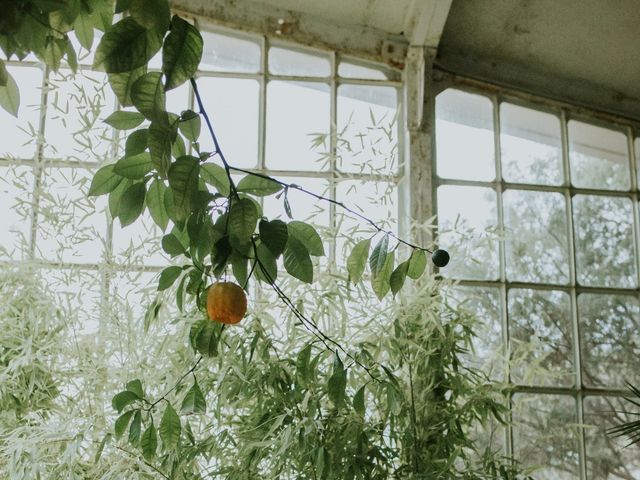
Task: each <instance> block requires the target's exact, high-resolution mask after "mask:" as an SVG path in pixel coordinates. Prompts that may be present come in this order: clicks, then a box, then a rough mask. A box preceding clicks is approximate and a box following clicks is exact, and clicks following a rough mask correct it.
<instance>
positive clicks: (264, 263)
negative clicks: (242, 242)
mask: <svg viewBox="0 0 640 480" xmlns="http://www.w3.org/2000/svg"><path fill="white" fill-rule="evenodd" d="M256 251H257V252H258V258H259V259H260V263H258V265H257V266H256V270H255V274H256V278H257V279H258V280H261V281H263V282H265V283H268V284H271V283H272V282H273V281H275V279H276V278H278V263H277V262H276V257H275V256H274V255H273V253H271V250H269V249H268V248H267V247H266V245H264V244H263V243H259V244H258V246H257V247H256ZM263 269H264V271H263Z"/></svg>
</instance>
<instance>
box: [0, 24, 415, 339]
mask: <svg viewBox="0 0 640 480" xmlns="http://www.w3.org/2000/svg"><path fill="white" fill-rule="evenodd" d="M203 37H204V42H205V48H204V55H203V59H202V63H201V65H200V71H199V73H198V84H199V88H200V91H201V93H202V96H203V100H204V104H205V107H206V108H207V110H208V113H209V114H210V116H211V118H212V121H213V124H214V128H215V129H216V132H217V135H218V138H219V139H220V142H221V146H222V148H223V149H224V151H225V155H226V157H227V158H228V159H229V161H230V162H231V163H232V164H233V165H234V166H237V167H241V168H247V169H253V170H260V171H265V172H267V173H269V174H272V175H274V176H277V177H278V178H280V179H282V180H284V181H287V182H291V183H296V184H300V185H302V186H304V187H305V188H307V189H309V190H312V191H313V192H316V193H319V194H322V195H325V196H327V197H329V198H345V199H347V203H348V204H349V205H350V206H352V207H354V208H355V207H357V208H359V209H361V210H362V211H365V212H367V214H369V213H370V212H369V211H368V210H369V209H370V207H371V206H375V207H376V213H375V214H373V215H372V216H373V217H376V220H379V221H380V222H383V223H387V224H389V225H390V226H391V227H393V226H394V225H395V223H394V222H395V221H396V219H397V201H396V197H397V188H396V187H397V183H398V182H399V180H400V177H401V173H402V170H401V165H400V159H401V158H402V147H401V145H400V144H399V138H401V137H400V135H398V130H399V128H400V127H401V126H402V122H401V121H400V120H399V119H401V109H402V107H401V102H400V99H401V92H402V90H401V87H402V83H401V81H400V75H399V72H397V71H395V70H392V69H389V68H386V67H381V66H378V65H375V64H369V63H367V62H362V61H359V60H356V59H352V58H348V57H344V58H342V57H339V56H338V55H336V54H335V53H333V52H327V51H320V50H314V49H310V48H302V47H299V46H294V45H289V44H285V43H276V42H271V41H269V40H267V39H265V38H263V37H260V36H254V35H249V34H241V33H238V32H232V31H227V30H217V29H211V30H204V31H203ZM79 61H80V64H81V68H80V71H79V72H78V73H77V74H76V75H74V74H73V73H72V72H71V71H70V70H68V69H65V68H62V69H61V70H60V72H58V73H53V72H48V71H44V69H43V67H42V66H41V65H40V64H38V63H37V62H31V63H25V62H21V63H17V62H14V63H12V62H9V69H10V71H11V74H12V75H13V76H14V77H15V78H16V80H17V82H18V83H19V84H20V90H21V94H22V105H21V111H20V119H19V120H20V122H19V124H17V125H16V122H15V119H14V118H13V117H11V116H9V114H7V113H6V112H4V111H0V128H1V129H2V132H3V145H2V147H3V148H4V149H5V150H6V151H5V152H1V153H0V155H1V156H2V158H1V159H0V170H1V173H2V174H1V175H0V197H1V199H2V200H3V202H2V203H1V205H0V209H2V218H3V219H7V223H8V228H7V229H3V232H2V233H0V260H1V261H3V262H7V263H9V264H15V263H34V262H35V263H36V264H37V266H38V268H40V269H41V271H43V272H46V276H47V280H48V282H47V283H48V284H49V285H50V286H51V288H52V289H53V290H55V292H56V293H57V295H58V297H59V298H60V299H61V301H62V302H63V303H64V304H66V305H67V306H68V308H67V312H66V313H67V314H69V315H72V314H77V311H78V309H77V307H78V305H79V304H80V303H79V302H82V305H83V309H82V314H83V315H84V316H88V317H89V318H90V319H89V320H86V319H85V320H83V322H82V323H83V327H82V333H94V332H97V331H99V330H100V328H101V323H104V318H103V317H104V308H103V306H104V303H105V302H107V303H108V304H110V305H115V304H117V305H118V306H119V307H118V308H120V309H121V310H122V312H121V313H123V315H124V317H123V318H127V319H129V320H128V321H129V322H138V321H140V319H141V318H142V317H144V312H145V308H146V306H147V305H148V304H149V303H150V301H151V300H152V299H153V298H154V297H155V295H156V294H155V281H156V272H157V271H159V270H160V269H161V268H162V267H163V266H165V265H166V264H167V262H169V261H170V259H169V258H168V257H167V256H166V255H165V254H164V252H163V251H162V249H161V248H160V237H161V235H162V232H160V231H159V229H158V228H157V227H156V226H155V225H154V223H153V221H152V220H151V218H150V216H149V214H148V212H145V214H144V215H143V216H142V218H141V219H139V220H138V221H136V222H135V223H134V224H133V225H130V226H128V227H126V228H121V226H120V223H119V222H113V221H112V220H111V217H110V215H109V208H108V207H109V206H108V205H107V201H106V198H103V197H100V198H98V199H97V200H96V199H94V198H87V196H86V193H87V191H88V188H89V185H90V182H91V178H92V175H93V173H94V172H95V171H96V170H97V169H98V168H99V167H100V166H101V165H102V164H104V163H110V162H113V161H114V160H116V159H117V158H120V157H121V156H122V155H123V154H124V147H125V145H124V142H123V139H122V138H121V137H122V136H120V138H119V136H118V132H117V131H114V130H113V129H112V128H111V127H109V126H108V125H106V124H104V123H103V122H102V120H103V119H104V118H106V117H107V116H108V115H109V114H110V113H111V112H113V111H114V110H116V109H117V108H118V105H117V101H116V99H115V97H114V95H113V94H112V92H111V89H110V87H109V85H108V81H107V77H106V75H105V74H103V73H99V72H93V71H91V70H90V67H89V65H90V64H91V61H92V59H91V58H90V56H89V55H88V54H87V52H84V55H80V58H79ZM160 64H161V59H160V58H159V57H157V58H154V59H153V60H152V62H151V65H152V66H153V67H155V68H159V67H160ZM78 87H80V90H78ZM167 107H168V110H169V111H174V112H180V111H182V110H185V109H187V108H191V109H195V107H194V99H193V94H192V92H191V91H190V88H189V87H188V85H183V86H182V87H180V88H178V89H175V90H172V91H170V92H169V93H168V95H167ZM201 149H202V150H204V151H207V150H211V149H212V142H211V139H210V138H209V137H208V134H207V133H206V132H205V131H203V133H202V135H201ZM289 200H290V203H291V210H292V213H293V215H294V217H295V218H297V219H301V220H305V219H306V220H309V219H310V221H312V222H313V223H314V224H316V225H318V226H320V227H322V228H324V229H325V230H326V231H328V232H333V231H334V230H335V229H336V228H337V227H341V228H342V232H343V233H342V236H341V237H340V238H338V241H337V242H334V243H333V245H332V248H331V251H329V252H327V254H328V260H326V261H327V262H330V263H328V264H332V263H333V262H336V261H337V262H341V263H342V262H343V252H342V249H343V247H344V246H345V243H346V242H347V241H350V240H348V238H349V234H350V233H352V232H351V231H350V229H356V228H357V225H358V224H357V223H355V222H354V220H353V219H351V218H350V216H349V215H345V214H344V212H341V211H336V208H335V207H334V206H332V205H330V204H329V203H322V202H317V201H315V200H314V199H313V198H311V197H308V196H305V195H302V194H300V193H299V192H295V191H293V192H291V194H290V198H289ZM282 201H283V199H282V198H280V199H276V198H274V197H269V198H267V199H266V200H265V202H264V205H263V207H264V210H265V213H266V214H268V215H269V216H274V215H275V216H280V215H285V213H284V209H283V205H282ZM378 206H381V208H378ZM88 292H91V293H90V294H88ZM101 319H102V320H101Z"/></svg>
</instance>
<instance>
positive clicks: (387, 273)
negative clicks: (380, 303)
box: [371, 252, 394, 300]
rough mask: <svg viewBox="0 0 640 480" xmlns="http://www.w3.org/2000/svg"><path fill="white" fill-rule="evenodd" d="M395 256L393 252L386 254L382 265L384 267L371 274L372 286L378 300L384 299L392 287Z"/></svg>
mask: <svg viewBox="0 0 640 480" xmlns="http://www.w3.org/2000/svg"><path fill="white" fill-rule="evenodd" d="M393 257H394V253H393V252H389V253H388V254H387V255H385V262H384V265H383V266H382V269H380V271H379V272H377V273H375V274H372V275H371V288H372V289H373V292H374V293H375V294H376V297H378V300H382V299H383V298H384V296H385V295H386V294H387V293H388V292H389V289H390V288H391V285H390V283H389V282H390V277H391V272H392V270H393Z"/></svg>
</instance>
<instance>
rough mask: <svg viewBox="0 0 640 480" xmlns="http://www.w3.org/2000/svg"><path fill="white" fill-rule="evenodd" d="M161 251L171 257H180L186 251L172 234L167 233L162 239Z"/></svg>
mask: <svg viewBox="0 0 640 480" xmlns="http://www.w3.org/2000/svg"><path fill="white" fill-rule="evenodd" d="M162 250H164V251H165V252H166V253H168V254H169V255H171V256H172V257H175V256H178V255H182V254H183V253H185V251H186V249H185V248H184V245H182V242H180V240H178V237H176V236H175V235H174V234H173V233H169V234H167V235H165V236H164V237H162Z"/></svg>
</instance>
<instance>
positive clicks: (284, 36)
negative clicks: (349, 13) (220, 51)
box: [172, 0, 448, 68]
mask: <svg viewBox="0 0 640 480" xmlns="http://www.w3.org/2000/svg"><path fill="white" fill-rule="evenodd" d="M418 1H420V0H418ZM445 1H448V0H445ZM172 8H173V9H174V10H176V11H178V12H181V13H184V14H187V15H193V16H197V17H198V18H199V19H200V20H201V21H205V22H210V23H213V24H216V25H221V26H225V27H229V28H233V29H236V30H244V31H248V32H253V33H259V34H262V35H265V36H267V37H269V38H272V39H281V40H284V41H291V42H295V43H299V44H302V45H307V46H311V47H318V48H323V49H329V50H334V51H336V52H338V53H343V54H349V55H353V56H357V57H360V58H364V59H369V60H373V61H377V62H383V63H386V64H388V65H392V66H395V67H399V68H403V67H404V62H405V57H406V53H407V48H408V46H409V42H408V41H407V39H406V38H405V37H404V36H402V35H393V34H390V33H388V32H385V31H383V30H380V29H377V28H373V27H369V26H366V25H348V24H346V23H345V24H340V23H336V22H335V21H330V20H328V19H326V18H323V17H321V16H317V15H311V14H307V13H302V12H298V11H293V10H286V9H282V8H276V7H273V6H272V5H266V4H264V3H262V2H259V1H253V0H243V1H237V0H174V1H173V2H172Z"/></svg>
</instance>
